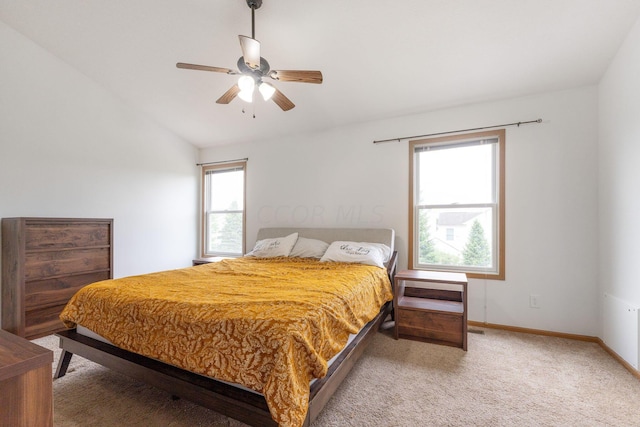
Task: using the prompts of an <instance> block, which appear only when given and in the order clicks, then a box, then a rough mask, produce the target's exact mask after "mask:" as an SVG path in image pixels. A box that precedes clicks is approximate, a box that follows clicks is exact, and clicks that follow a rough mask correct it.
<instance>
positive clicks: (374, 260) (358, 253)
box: [320, 241, 391, 268]
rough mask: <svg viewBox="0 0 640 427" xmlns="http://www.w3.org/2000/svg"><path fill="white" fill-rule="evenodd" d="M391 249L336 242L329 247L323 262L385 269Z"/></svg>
mask: <svg viewBox="0 0 640 427" xmlns="http://www.w3.org/2000/svg"><path fill="white" fill-rule="evenodd" d="M390 253H391V249H390V248H389V247H388V246H387V245H384V244H382V243H367V242H345V241H336V242H333V243H331V244H330V245H329V248H328V249H327V251H326V252H325V253H324V255H323V256H322V258H321V259H320V261H321V262H328V261H336V262H353V263H358V264H367V265H375V266H377V267H383V268H384V263H385V262H386V261H387V259H388V258H389V256H390Z"/></svg>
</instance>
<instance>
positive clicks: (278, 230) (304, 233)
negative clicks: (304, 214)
mask: <svg viewBox="0 0 640 427" xmlns="http://www.w3.org/2000/svg"><path fill="white" fill-rule="evenodd" d="M296 232H297V233H298V236H300V237H306V238H308V239H318V240H323V241H325V242H327V243H331V242H335V241H336V240H347V241H350V242H371V243H384V244H385V245H387V246H389V247H390V248H391V253H393V251H394V240H395V231H394V230H393V228H295V227H273V228H261V229H260V230H258V237H257V240H262V239H271V238H274V237H283V236H287V235H289V234H291V233H296Z"/></svg>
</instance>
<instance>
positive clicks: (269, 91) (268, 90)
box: [258, 82, 276, 101]
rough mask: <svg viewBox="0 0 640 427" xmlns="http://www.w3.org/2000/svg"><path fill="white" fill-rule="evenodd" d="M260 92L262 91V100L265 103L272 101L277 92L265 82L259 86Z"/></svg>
mask: <svg viewBox="0 0 640 427" xmlns="http://www.w3.org/2000/svg"><path fill="white" fill-rule="evenodd" d="M258 90H259V91H260V94H261V95H262V98H263V99H264V100H265V101H268V100H270V99H271V97H272V96H273V94H274V93H275V92H276V88H275V87H273V86H272V85H270V84H269V83H265V82H260V85H259V86H258Z"/></svg>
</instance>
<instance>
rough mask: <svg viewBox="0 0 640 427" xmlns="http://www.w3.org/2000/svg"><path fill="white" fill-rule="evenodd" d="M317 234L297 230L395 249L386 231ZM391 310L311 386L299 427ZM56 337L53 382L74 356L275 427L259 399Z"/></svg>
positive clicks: (106, 347)
mask: <svg viewBox="0 0 640 427" xmlns="http://www.w3.org/2000/svg"><path fill="white" fill-rule="evenodd" d="M291 230H292V229H290V228H277V229H276V228H270V229H261V230H260V231H259V233H258V240H260V239H264V238H269V237H277V236H284V235H288V234H290V233H291V232H292V231H291ZM321 230H322V229H315V228H314V229H304V228H303V229H295V231H297V232H299V233H300V236H302V237H308V238H316V239H321V240H322V239H324V240H325V241H333V240H331V238H334V236H336V237H338V236H339V237H342V238H341V239H334V240H355V241H373V242H381V243H385V244H387V245H391V247H392V249H393V241H394V238H395V233H394V231H393V230H391V229H385V233H383V235H384V237H383V236H382V235H381V233H380V231H381V229H331V230H330V231H329V234H325V233H323V232H322V231H321ZM354 230H357V231H354ZM372 230H374V231H372ZM367 236H375V237H372V239H373V238H375V240H367V239H366V238H365V237H367ZM378 239H380V240H378ZM382 239H384V240H382ZM392 253H393V255H392V257H391V259H390V260H389V262H388V263H387V273H388V274H389V279H390V281H391V283H392V284H393V275H394V274H395V272H396V269H397V253H396V252H395V251H392ZM391 308H392V303H391V302H388V303H386V304H385V305H383V306H382V308H381V309H380V312H379V313H378V315H377V316H376V317H375V318H374V319H373V320H372V321H370V322H369V323H368V324H367V325H365V327H364V328H363V329H362V330H361V331H360V333H359V334H358V335H357V336H356V337H355V338H354V340H353V341H352V342H351V343H350V344H349V345H347V347H346V348H345V349H344V350H343V351H342V353H340V355H339V356H338V357H337V359H336V360H335V361H334V362H333V363H332V364H331V366H330V367H329V370H328V372H327V375H326V376H325V377H324V378H321V379H318V380H316V381H314V382H313V383H312V384H311V386H310V394H309V407H308V411H307V416H306V419H305V422H304V424H303V426H305V427H308V426H309V425H310V424H311V423H312V422H313V421H314V420H315V419H316V418H317V417H318V415H319V414H320V412H321V410H322V408H324V406H325V404H326V403H327V402H328V401H329V399H330V398H331V396H332V395H333V394H334V392H335V391H336V390H337V389H338V387H339V385H340V383H341V382H342V380H343V379H344V378H345V377H346V376H347V374H348V373H349V372H350V370H351V368H352V367H353V366H354V365H355V363H356V361H357V360H358V358H359V357H360V356H361V355H362V353H363V352H364V350H365V348H366V346H367V345H368V344H369V342H370V341H371V340H372V339H373V337H374V335H375V333H376V332H377V331H378V329H379V328H380V325H381V324H382V322H383V321H384V320H385V319H386V318H387V317H388V315H389V314H390V313H391ZM57 335H58V336H59V337H60V347H61V348H62V349H63V351H62V355H61V357H60V361H59V364H58V368H57V370H56V374H55V377H54V378H59V377H62V376H64V375H65V373H66V370H67V367H68V365H69V363H70V360H71V357H72V356H73V354H78V355H79V356H82V357H84V358H87V359H89V360H92V361H94V362H96V363H100V364H101V365H103V366H106V367H108V368H110V369H113V370H115V371H117V372H120V373H123V374H125V375H128V376H130V377H132V378H135V379H138V380H141V381H144V382H146V383H147V384H150V385H153V386H155V387H158V388H161V389H164V390H166V391H168V392H169V393H171V394H172V395H175V396H180V397H184V398H186V399H189V400H191V401H193V402H195V403H197V404H199V405H202V406H204V407H207V408H209V409H212V410H214V411H216V412H219V413H221V414H224V415H226V416H229V417H232V418H235V419H237V420H240V421H242V422H244V423H247V424H249V425H252V426H276V425H277V424H276V422H275V421H274V420H273V419H272V418H271V414H270V412H269V408H268V407H267V403H266V401H265V399H264V396H263V395H261V394H256V393H253V392H251V391H247V390H245V389H243V388H238V387H234V386H233V385H230V384H228V383H224V382H220V381H217V380H215V379H213V378H208V377H205V376H202V375H198V374H194V373H191V372H189V371H186V370H183V369H179V368H176V367H175V366H171V365H168V364H165V363H162V362H159V361H157V360H154V359H150V358H147V357H144V356H140V355H138V354H135V353H131V352H128V351H125V350H122V349H120V348H118V347H115V346H113V345H110V344H107V343H105V342H103V341H99V340H96V339H94V338H90V337H88V336H85V335H82V334H80V333H78V332H77V331H76V330H68V331H64V332H60V333H58V334H57Z"/></svg>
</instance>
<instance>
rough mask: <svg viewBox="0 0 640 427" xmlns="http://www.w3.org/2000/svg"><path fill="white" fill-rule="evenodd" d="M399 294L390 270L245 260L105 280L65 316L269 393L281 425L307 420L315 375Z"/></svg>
mask: <svg viewBox="0 0 640 427" xmlns="http://www.w3.org/2000/svg"><path fill="white" fill-rule="evenodd" d="M391 299H392V294H391V284H390V283H389V279H388V276H387V272H386V270H384V269H382V268H378V267H373V266H367V265H361V264H346V263H333V262H332V263H321V262H319V261H316V260H311V259H303V258H269V259H256V258H240V259H233V260H224V261H221V262H217V263H210V264H204V265H200V266H196V267H190V268H185V269H180V270H172V271H165V272H160V273H153V274H146V275H141V276H132V277H126V278H122V279H115V280H106V281H102V282H97V283H94V284H92V285H89V286H86V287H84V288H83V289H81V290H80V291H79V292H78V293H77V294H76V295H75V296H74V297H73V298H72V299H71V300H70V301H69V303H68V305H67V306H66V308H65V309H64V310H63V312H62V314H61V315H60V317H61V319H62V320H63V322H64V323H65V325H66V326H68V327H74V326H75V325H76V324H81V325H83V326H85V327H87V328H89V329H91V330H92V331H94V332H96V333H98V334H100V335H101V336H103V337H104V338H106V339H108V340H109V341H111V342H112V343H113V344H115V345H117V346H118V347H120V348H123V349H125V350H128V351H131V352H134V353H138V354H141V355H144V356H147V357H151V358H155V359H158V360H161V361H163V362H166V363H169V364H172V365H175V366H178V367H180V368H183V369H187V370H189V371H192V372H196V373H199V374H203V375H207V376H210V377H213V378H217V379H220V380H223V381H228V382H232V383H237V384H241V385H243V386H245V387H248V388H250V389H252V390H255V391H257V392H259V393H262V394H263V395H264V396H265V400H266V402H267V404H268V406H269V410H270V412H271V416H272V417H273V419H274V420H275V421H277V422H278V424H279V425H281V426H299V425H301V424H302V423H303V422H304V419H305V417H306V412H307V408H308V400H309V382H310V381H311V379H313V378H322V377H323V376H324V375H325V374H326V373H327V361H328V360H329V359H330V358H331V357H333V356H334V355H335V354H337V353H338V352H339V351H340V350H341V349H342V348H343V347H344V346H345V344H346V342H347V340H348V337H349V334H352V333H356V332H358V330H359V329H360V328H361V327H362V326H364V325H365V324H366V323H367V322H368V321H370V320H371V319H373V318H374V317H375V316H376V314H378V312H379V310H380V307H381V306H382V305H383V304H384V303H385V302H387V301H389V300H391Z"/></svg>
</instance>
